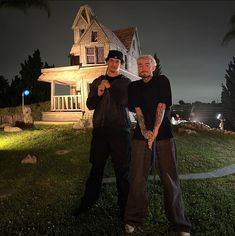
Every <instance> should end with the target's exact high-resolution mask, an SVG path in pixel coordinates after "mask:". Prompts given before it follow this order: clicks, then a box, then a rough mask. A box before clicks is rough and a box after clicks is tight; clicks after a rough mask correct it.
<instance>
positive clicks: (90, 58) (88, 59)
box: [87, 56, 95, 64]
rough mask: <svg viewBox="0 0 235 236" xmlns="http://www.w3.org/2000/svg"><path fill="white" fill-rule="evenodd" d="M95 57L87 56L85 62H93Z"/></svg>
mask: <svg viewBox="0 0 235 236" xmlns="http://www.w3.org/2000/svg"><path fill="white" fill-rule="evenodd" d="M94 63H95V57H94V56H87V64H94Z"/></svg>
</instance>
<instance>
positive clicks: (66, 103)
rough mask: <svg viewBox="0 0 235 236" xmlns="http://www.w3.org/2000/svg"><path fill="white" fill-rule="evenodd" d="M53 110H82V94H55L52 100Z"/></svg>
mask: <svg viewBox="0 0 235 236" xmlns="http://www.w3.org/2000/svg"><path fill="white" fill-rule="evenodd" d="M51 102H52V103H51V110H52V111H82V110H83V109H82V108H83V104H82V96H81V95H63V96H53V97H52V101H51Z"/></svg>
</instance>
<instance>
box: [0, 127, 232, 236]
mask: <svg viewBox="0 0 235 236" xmlns="http://www.w3.org/2000/svg"><path fill="white" fill-rule="evenodd" d="M90 140H91V130H90V129H88V130H73V129H72V128H71V127H70V126H63V127H62V126H37V127H36V129H32V130H25V131H23V132H20V133H3V132H0V235H125V233H124V230H123V223H122V221H121V220H120V219H119V218H118V209H117V208H116V200H117V197H116V188H115V184H114V183H111V184H104V185H103V191H102V195H101V198H100V200H99V201H98V203H97V204H96V206H95V207H94V208H93V209H91V210H90V211H89V213H88V214H85V215H83V216H82V217H81V218H80V219H79V220H76V219H74V218H73V217H72V216H71V211H72V210H73V209H74V207H75V206H77V205H78V203H79V199H80V197H81V195H82V192H83V189H84V184H85V180H86V177H87V174H88V172H89V167H90V165H89V162H88V159H89V148H90ZM176 143H177V152H178V170H179V173H180V174H185V173H198V172H206V171H212V170H215V169H217V168H221V167H225V166H228V165H230V164H234V163H235V138H234V137H232V136H229V135H223V134H220V133H215V132H213V133H209V132H202V133H199V134H196V135H177V134H176ZM27 154H31V155H35V156H36V157H37V164H35V165H32V164H21V160H22V159H23V158H24V157H25V156H26V155H27ZM105 176H106V177H107V176H113V170H112V168H111V162H110V161H109V162H108V164H107V167H106V170H105ZM181 185H182V189H183V197H184V201H185V205H186V209H187V212H188V215H189V217H190V219H191V221H192V224H193V229H192V235H198V236H199V235H213V236H214V235H223V236H224V235H229V236H230V235H231V236H232V235H235V204H234V202H235V194H234V187H235V175H230V176H226V177H223V178H216V179H209V180H184V181H181ZM148 187H149V194H150V207H149V215H148V218H147V219H146V222H145V223H144V224H143V225H142V226H141V227H138V228H137V230H136V232H135V233H134V234H133V235H139V236H140V235H141V236H143V235H155V236H157V235H174V234H173V233H172V232H171V231H170V230H169V228H168V222H167V220H166V218H165V214H164V208H163V203H162V188H161V185H160V182H157V185H153V183H152V182H149V186H148Z"/></svg>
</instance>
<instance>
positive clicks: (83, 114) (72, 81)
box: [38, 5, 141, 121]
mask: <svg viewBox="0 0 235 236" xmlns="http://www.w3.org/2000/svg"><path fill="white" fill-rule="evenodd" d="M72 30H73V34H74V43H73V45H72V48H71V51H70V66H64V67H56V68H49V69H42V70H41V72H42V74H41V75H40V77H39V79H38V80H39V81H43V82H47V83H50V84H51V111H50V112H44V113H43V115H42V120H43V121H78V120H79V119H81V118H89V117H91V116H92V112H91V111H89V110H88V108H87V107H86V99H87V96H88V93H89V88H90V84H91V83H92V81H93V80H94V79H95V78H97V77H98V76H100V75H101V74H105V72H106V69H107V66H106V63H105V58H106V57H107V55H108V52H109V50H119V51H121V52H122V53H123V55H124V60H125V64H124V65H123V66H122V67H121V69H120V73H121V74H124V75H126V76H127V77H128V78H130V79H131V80H136V79H139V77H138V76H137V65H136V58H137V57H138V56H139V55H140V53H141V52H140V43H139V38H138V33H137V28H136V27H130V28H126V29H120V30H115V31H112V30H110V29H109V28H107V27H106V26H104V25H103V24H102V23H101V22H99V21H98V19H97V17H96V16H95V14H94V13H93V11H92V9H91V8H90V7H89V6H88V5H83V6H81V7H80V9H79V11H78V13H77V15H76V17H75V19H74V22H73V25H72ZM56 84H59V85H63V86H66V87H69V94H67V95H60V96H58V95H56V92H55V85H56Z"/></svg>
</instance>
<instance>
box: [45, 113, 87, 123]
mask: <svg viewBox="0 0 235 236" xmlns="http://www.w3.org/2000/svg"><path fill="white" fill-rule="evenodd" d="M82 115H83V113H82V111H76V112H75V111H73V112H71V111H70V112H63V111H61V112H60V111H54V112H53V111H51V112H42V121H50V122H53V121H60V122H76V121H79V120H80V119H82Z"/></svg>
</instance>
